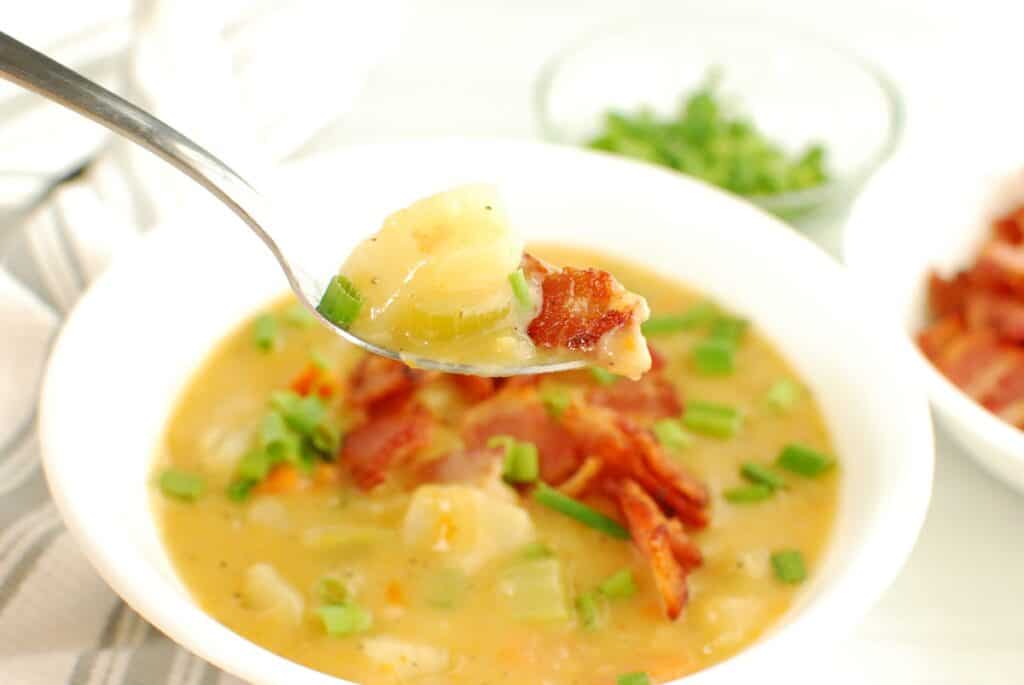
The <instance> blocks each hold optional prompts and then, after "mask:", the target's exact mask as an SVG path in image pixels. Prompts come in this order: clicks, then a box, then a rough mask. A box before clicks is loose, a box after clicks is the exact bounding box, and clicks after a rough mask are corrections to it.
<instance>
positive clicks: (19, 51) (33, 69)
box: [0, 33, 585, 376]
mask: <svg viewBox="0 0 1024 685" xmlns="http://www.w3.org/2000/svg"><path fill="white" fill-rule="evenodd" d="M0 77H2V78H4V79H7V80H8V81H11V82H13V83H16V84H18V85H19V86H22V87H23V88H26V89H28V90H31V91H34V92H36V93H38V94H39V95H42V96H43V97H46V98H48V99H50V100H53V101H54V102H56V103H57V104H59V105H62V106H64V107H66V108H68V109H70V110H71V111H73V112H76V113H77V114H80V115H82V116H84V117H87V118H89V119H92V120H93V121H95V122H97V123H99V124H102V125H103V126H105V127H107V128H108V129H110V130H111V131H113V132H114V133H117V134H118V135H121V136H124V137H125V138H127V139H128V140H130V141H132V142H133V143H135V144H137V145H140V146H142V147H144V148H146V149H147V150H149V151H150V152H152V153H153V154H155V155H156V156H158V157H160V158H161V159H163V160H164V161H165V162H167V163H168V164H170V165H171V166H173V167H174V168H176V169H177V170H178V171H181V172H182V173H184V174H185V175H187V176H188V177H190V178H191V179H192V180H193V181H195V182H196V183H198V184H199V185H201V186H202V187H203V188H205V189H206V190H208V191H209V192H210V193H211V194H213V195H214V197H216V198H217V199H218V200H220V201H221V202H223V203H224V204H225V205H227V206H228V208H230V209H231V211H233V212H234V213H235V214H237V215H238V217H239V218H240V219H242V221H244V222H245V223H246V224H247V225H248V226H249V228H250V229H252V231H253V233H255V234H256V235H257V236H258V237H259V238H260V240H262V241H263V243H264V245H266V247H267V249H269V250H270V252H271V253H272V254H273V255H274V258H275V259H276V260H277V263H278V264H279V265H280V267H281V270H282V271H283V272H284V275H285V277H286V278H287V279H288V285H289V286H291V289H292V291H294V293H295V294H296V295H297V296H298V298H299V301H300V302H302V304H303V305H304V306H305V307H306V308H307V309H309V310H310V311H311V312H312V313H313V314H314V315H315V316H316V317H317V319H318V320H319V321H320V322H321V323H322V324H323V325H325V326H330V328H331V329H332V330H333V331H334V332H335V333H337V334H338V335H340V336H342V337H343V338H345V339H346V340H348V341H349V342H350V343H352V344H354V345H357V346H359V347H361V348H363V349H364V350H366V351H368V352H371V353H373V354H378V355H381V356H383V357H389V358H391V359H397V360H399V361H402V362H405V363H406V364H408V365H410V366H413V367H418V368H425V369H435V370H438V371H444V372H447V373H460V374H472V375H480V376H515V375H521V374H534V373H548V372H552V371H565V370H568V369H576V368H581V367H583V366H585V363H584V362H583V361H568V362H552V363H542V364H536V365H533V366H523V367H504V366H493V367H491V366H487V367H485V366H474V365H470V364H457V363H453V362H448V361H443V360H437V359H428V358H422V357H415V356H410V355H408V354H405V353H401V352H398V351H396V350H389V349H386V348H383V347H380V346H379V345H376V344H374V343H372V342H369V341H368V340H364V339H363V338H360V337H359V336H357V335H354V334H353V333H352V332H351V331H348V330H346V329H344V328H341V327H339V326H336V325H335V324H334V323H332V322H331V321H329V320H328V319H326V318H325V317H324V316H322V315H321V314H320V312H318V311H317V309H316V305H317V303H319V301H320V298H321V296H322V295H323V292H324V283H323V282H321V281H319V280H318V279H316V278H314V277H313V276H311V275H310V274H309V272H308V270H306V269H303V268H302V264H301V263H299V262H298V261H297V260H295V259H293V258H289V257H288V256H287V255H285V253H284V252H283V251H282V249H281V246H280V244H279V241H277V240H275V239H274V237H273V236H274V230H275V228H274V227H273V226H272V225H271V223H270V221H269V219H270V216H271V214H270V210H269V207H268V205H267V203H266V200H265V199H264V198H263V197H262V196H261V195H260V194H259V193H258V192H257V191H256V190H255V189H254V188H253V187H252V186H251V185H250V184H249V183H248V182H247V181H246V180H245V179H243V178H242V177H241V176H239V175H238V174H237V173H235V172H234V171H233V170H232V169H231V167H229V166H228V165H227V164H225V163H224V162H222V161H220V160H219V159H218V158H217V157H215V156H213V155H212V154H210V153H209V152H207V151H206V150H205V149H203V148H202V147H200V146H199V145H197V144H196V143H194V142H193V141H191V140H190V139H188V138H186V137H185V136H184V135H182V134H181V133H179V132H178V131H177V130H175V129H173V128H171V127H170V126H168V125H167V124H165V123H163V122H162V121H160V120H159V119H157V118H156V117H154V116H153V115H151V114H149V113H147V112H145V111H143V110H142V109H139V108H138V107H136V106H135V105H133V104H131V103H130V102H128V101H127V100H125V99H124V98H122V97H120V96H118V95H115V94H114V93H112V92H110V91H109V90H107V89H106V88H104V87H103V86H101V85H99V84H97V83H95V82H93V81H90V80H89V79H87V78H86V77H84V76H82V75H81V74H79V73H78V72H76V71H74V70H72V69H69V68H67V67H65V66H64V65H62V64H60V63H58V62H56V61H54V60H52V59H50V58H49V57H47V56H46V55H44V54H42V53H40V52H38V51H36V50H33V49H32V48H30V47H29V46H27V45H25V44H23V43H21V42H19V41H17V40H15V39H14V38H11V37H10V36H8V35H7V34H5V33H0ZM276 230H280V229H279V228H278V229H276ZM279 235H280V234H279ZM332 276H333V274H332Z"/></svg>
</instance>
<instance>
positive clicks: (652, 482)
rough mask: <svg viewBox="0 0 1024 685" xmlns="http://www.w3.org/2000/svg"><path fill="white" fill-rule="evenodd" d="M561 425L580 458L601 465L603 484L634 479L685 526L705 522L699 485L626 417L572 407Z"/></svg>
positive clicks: (704, 498) (704, 501)
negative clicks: (574, 442) (587, 457)
mask: <svg viewBox="0 0 1024 685" xmlns="http://www.w3.org/2000/svg"><path fill="white" fill-rule="evenodd" d="M562 423H563V424H564V425H565V427H566V428H567V429H568V430H569V432H570V433H571V434H572V435H573V436H574V438H575V439H576V440H577V441H578V443H579V445H580V446H581V449H582V452H583V453H584V454H587V455H592V456H596V457H598V458H600V459H601V460H602V461H604V463H605V464H606V465H607V468H606V469H605V474H604V475H605V480H607V479H612V480H622V479H626V478H628V479H632V480H635V481H636V482H638V483H639V484H641V485H642V486H643V487H644V488H645V489H646V490H647V492H649V493H650V494H651V496H653V497H654V498H656V499H657V500H658V501H660V502H661V503H662V504H663V505H664V506H665V507H667V508H668V509H670V510H671V511H673V512H674V513H675V514H676V516H678V517H679V518H680V520H682V521H683V522H684V523H686V524H687V525H689V526H692V527H694V528H702V527H704V526H706V525H707V524H708V522H709V520H710V515H709V513H708V511H707V505H708V494H707V490H706V489H705V488H704V486H703V484H701V483H700V481H699V480H697V479H696V478H695V477H694V476H693V475H691V474H689V473H687V472H686V471H684V470H683V469H682V467H680V466H678V465H676V464H675V463H674V462H673V461H672V460H671V459H669V457H668V456H667V455H666V454H665V452H664V450H662V449H661V446H660V445H659V444H658V443H657V442H655V440H654V439H653V438H652V437H651V435H650V433H648V432H647V431H646V430H644V429H642V428H641V427H640V426H639V425H637V424H636V423H635V422H634V421H633V420H631V419H630V418H629V417H627V416H623V415H621V414H619V413H617V412H615V411H613V410H610V409H606V408H603V407H593V406H576V405H574V406H571V407H569V409H568V410H566V412H565V414H564V415H563V416H562Z"/></svg>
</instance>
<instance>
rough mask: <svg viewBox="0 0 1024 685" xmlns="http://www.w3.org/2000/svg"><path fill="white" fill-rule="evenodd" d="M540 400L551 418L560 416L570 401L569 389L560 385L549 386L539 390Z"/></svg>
mask: <svg viewBox="0 0 1024 685" xmlns="http://www.w3.org/2000/svg"><path fill="white" fill-rule="evenodd" d="M540 401H541V402H543V403H544V409H546V410H547V412H548V414H550V415H551V416H552V418H556V419H557V418H561V416H562V414H564V413H565V410H566V409H568V408H569V405H570V404H571V403H572V396H571V395H570V394H569V391H568V390H566V389H565V388H563V387H560V386H551V387H547V388H544V389H542V390H541V391H540Z"/></svg>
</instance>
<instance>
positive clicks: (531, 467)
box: [502, 442, 540, 483]
mask: <svg viewBox="0 0 1024 685" xmlns="http://www.w3.org/2000/svg"><path fill="white" fill-rule="evenodd" d="M539 475H540V459H539V458H538V455H537V446H536V445H534V444H533V443H532V442H516V443H515V444H514V445H512V446H511V447H508V448H506V450H505V464H504V468H503V470H502V476H504V478H505V480H507V481H508V482H510V483H532V482H533V481H535V480H537V476H539Z"/></svg>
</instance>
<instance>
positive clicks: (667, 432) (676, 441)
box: [651, 419, 693, 451]
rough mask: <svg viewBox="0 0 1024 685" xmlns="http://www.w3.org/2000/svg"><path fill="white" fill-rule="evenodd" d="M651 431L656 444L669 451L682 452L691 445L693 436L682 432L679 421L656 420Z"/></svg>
mask: <svg viewBox="0 0 1024 685" xmlns="http://www.w3.org/2000/svg"><path fill="white" fill-rule="evenodd" d="M651 430H652V431H654V437H656V438H657V439H658V442H660V443H661V444H662V445H664V446H665V447H667V448H669V449H671V450H676V451H679V450H684V449H686V448H687V447H689V446H690V445H691V444H693V436H692V435H690V434H689V433H687V432H686V431H685V430H683V425H682V424H681V423H680V422H679V419H658V420H657V421H655V422H654V424H652V425H651Z"/></svg>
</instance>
